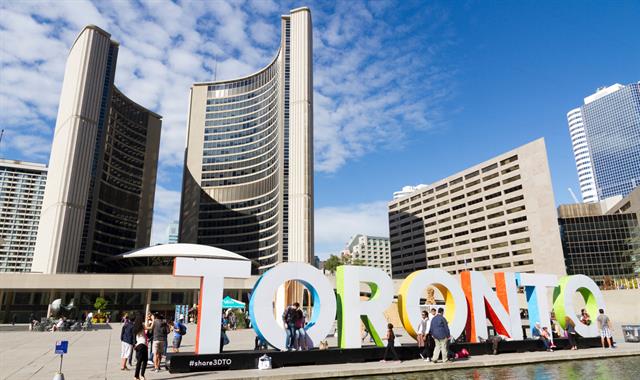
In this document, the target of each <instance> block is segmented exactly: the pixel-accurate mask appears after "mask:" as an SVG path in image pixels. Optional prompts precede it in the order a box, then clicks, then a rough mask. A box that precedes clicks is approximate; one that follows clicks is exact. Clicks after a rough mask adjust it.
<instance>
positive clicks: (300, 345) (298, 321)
mask: <svg viewBox="0 0 640 380" xmlns="http://www.w3.org/2000/svg"><path fill="white" fill-rule="evenodd" d="M304 325H305V319H304V313H303V312H302V309H301V308H299V307H297V308H296V317H295V321H294V326H295V329H296V348H297V349H298V351H300V350H305V351H307V350H308V349H309V347H308V346H307V333H306V332H305V331H304Z"/></svg>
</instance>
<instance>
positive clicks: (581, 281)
mask: <svg viewBox="0 0 640 380" xmlns="http://www.w3.org/2000/svg"><path fill="white" fill-rule="evenodd" d="M576 292H579V293H580V295H581V296H582V298H583V299H584V302H585V307H584V308H585V309H587V313H589V315H594V316H595V315H598V309H604V308H605V307H604V297H603V296H602V292H601V291H600V288H598V285H596V283H595V282H593V280H591V279H590V278H589V277H587V276H585V275H582V274H578V275H574V276H564V277H562V278H561V279H560V283H559V284H558V286H557V287H556V288H555V289H554V292H553V310H554V311H555V313H556V318H557V320H558V322H560V325H561V326H562V328H566V325H565V321H564V317H565V316H568V317H569V318H571V320H573V323H574V324H575V325H576V332H577V333H578V334H580V336H583V337H589V336H598V327H597V326H596V324H595V323H592V324H591V325H589V326H587V325H585V324H584V323H582V322H580V319H579V318H576V315H575V312H574V311H575V310H576V309H575V306H574V304H573V295H574V294H575V293H576Z"/></svg>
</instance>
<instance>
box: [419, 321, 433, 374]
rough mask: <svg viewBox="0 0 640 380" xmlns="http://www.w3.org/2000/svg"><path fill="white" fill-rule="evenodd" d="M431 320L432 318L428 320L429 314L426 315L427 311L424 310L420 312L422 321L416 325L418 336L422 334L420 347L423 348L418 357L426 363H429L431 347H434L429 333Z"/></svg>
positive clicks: (431, 352) (431, 353)
mask: <svg viewBox="0 0 640 380" xmlns="http://www.w3.org/2000/svg"><path fill="white" fill-rule="evenodd" d="M432 319H433V318H429V313H427V311H426V310H425V311H423V312H422V320H421V321H420V324H419V325H418V334H419V333H420V332H422V336H423V338H422V339H423V344H422V345H423V347H424V349H423V351H422V352H420V357H421V358H422V359H424V360H425V361H428V362H429V361H431V356H432V355H433V347H434V345H435V344H434V341H433V337H432V336H431V334H430V333H429V330H430V329H431V320H432Z"/></svg>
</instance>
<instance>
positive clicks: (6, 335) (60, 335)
mask: <svg viewBox="0 0 640 380" xmlns="http://www.w3.org/2000/svg"><path fill="white" fill-rule="evenodd" d="M2 327H3V326H0V342H2V344H1V345H0V379H2V380H4V379H7V380H18V379H49V380H50V379H52V378H53V376H54V374H55V373H56V371H57V370H58V366H59V363H60V359H59V356H58V355H55V354H54V353H53V349H54V345H55V342H56V341H58V340H68V341H69V353H68V354H67V355H65V356H64V360H63V373H64V374H65V378H66V380H74V379H115V380H119V379H127V380H131V379H132V378H133V369H132V370H130V371H121V370H120V358H119V356H120V328H121V325H120V324H118V323H115V324H111V325H110V328H105V329H100V330H96V331H76V332H55V333H53V332H30V331H26V326H22V328H21V329H20V327H18V328H17V329H16V328H14V329H7V328H2ZM194 332H195V325H193V324H191V325H189V331H188V332H187V335H185V336H184V337H183V341H182V342H183V343H182V351H185V352H189V351H193V349H194V345H195V334H194ZM619 333H620V329H616V331H615V334H616V335H617V334H619ZM398 334H399V335H402V336H401V337H400V342H402V343H409V342H413V340H412V339H411V338H410V337H409V336H407V335H406V333H404V332H403V331H398ZM228 335H229V339H230V341H231V342H230V344H229V345H227V346H225V350H243V349H244V350H246V349H252V348H253V344H254V337H255V334H254V332H253V330H237V331H229V332H228ZM616 338H617V341H618V342H622V337H621V336H616ZM170 339H171V336H170ZM328 340H329V344H330V346H331V347H335V346H336V338H335V337H331V338H329V339H328ZM367 344H368V342H367ZM292 355H295V353H292ZM630 355H634V356H638V355H640V344H634V343H619V345H618V348H617V349H615V350H609V349H607V350H603V349H601V348H592V349H584V350H578V351H556V352H553V353H550V352H530V353H524V354H523V353H518V354H501V355H497V356H491V355H486V356H474V357H471V358H470V359H469V360H465V361H457V362H453V363H446V364H431V363H427V362H424V361H422V360H410V361H405V362H402V363H393V362H387V363H379V362H368V363H345V364H337V365H336V364H332V365H320V366H303V367H284V368H276V369H272V370H267V371H259V370H257V369H256V370H243V371H227V372H225V371H220V372H206V373H189V374H170V373H169V372H168V371H166V370H163V371H161V372H159V373H154V372H151V371H150V368H148V369H147V373H146V378H147V379H149V380H157V379H190V378H193V379H239V378H240V379H314V378H316V379H317V378H330V377H344V376H363V375H372V374H376V375H393V374H398V373H409V372H422V371H432V370H440V369H443V368H458V369H462V368H470V367H486V366H496V365H516V364H530V363H535V362H547V361H556V360H578V359H589V358H604V357H613V356H630ZM134 365H135V359H134Z"/></svg>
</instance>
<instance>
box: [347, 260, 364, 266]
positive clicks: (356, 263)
mask: <svg viewBox="0 0 640 380" xmlns="http://www.w3.org/2000/svg"><path fill="white" fill-rule="evenodd" d="M349 265H358V266H361V267H363V266H364V265H365V262H364V260H362V259H353V260H351V262H350V263H349Z"/></svg>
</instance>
